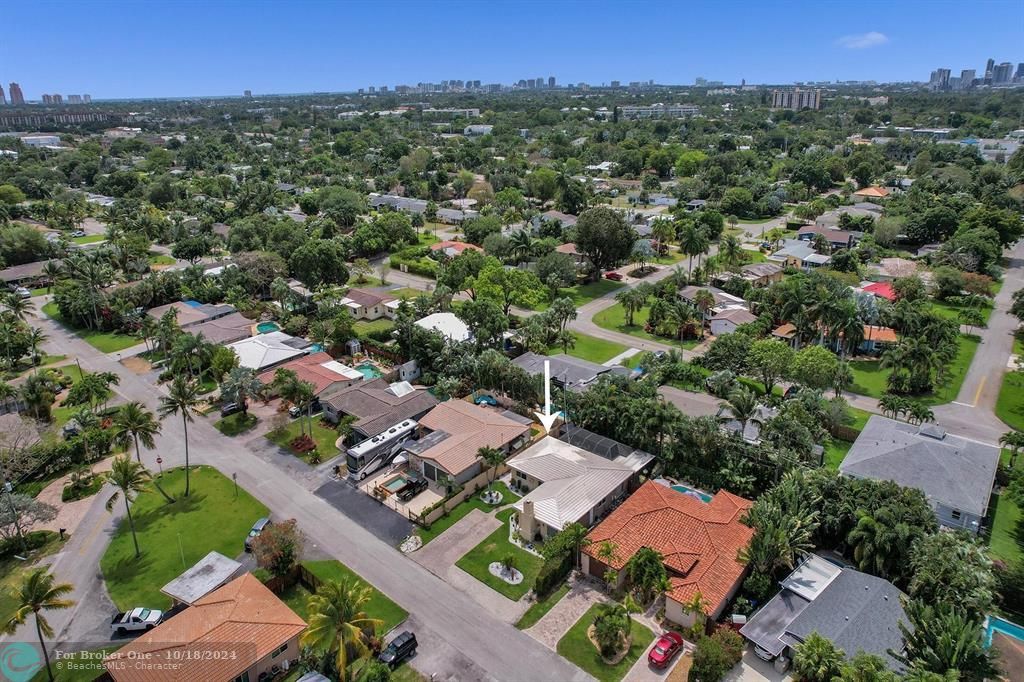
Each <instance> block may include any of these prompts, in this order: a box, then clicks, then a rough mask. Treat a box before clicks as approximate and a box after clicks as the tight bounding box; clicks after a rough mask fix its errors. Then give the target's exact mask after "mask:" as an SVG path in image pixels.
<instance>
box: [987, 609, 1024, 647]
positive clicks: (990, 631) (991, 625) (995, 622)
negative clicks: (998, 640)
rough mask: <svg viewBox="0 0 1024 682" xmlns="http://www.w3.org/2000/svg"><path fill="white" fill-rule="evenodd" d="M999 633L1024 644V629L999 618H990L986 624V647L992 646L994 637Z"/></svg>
mask: <svg viewBox="0 0 1024 682" xmlns="http://www.w3.org/2000/svg"><path fill="white" fill-rule="evenodd" d="M997 632H1001V633H1003V634H1004V635H1006V636H1007V637H1012V638H1013V639H1016V640H1017V641H1019V642H1024V627H1021V626H1019V625H1017V624H1016V623H1011V622H1010V621H1008V620H1003V619H1002V618H999V617H997V616H989V617H988V619H987V620H986V622H985V646H987V647H989V646H992V636H993V635H994V634H995V633H997Z"/></svg>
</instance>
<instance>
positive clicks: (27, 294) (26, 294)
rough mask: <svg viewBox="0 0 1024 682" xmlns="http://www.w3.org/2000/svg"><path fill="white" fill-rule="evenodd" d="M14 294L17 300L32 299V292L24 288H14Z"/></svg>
mask: <svg viewBox="0 0 1024 682" xmlns="http://www.w3.org/2000/svg"><path fill="white" fill-rule="evenodd" d="M14 293H15V295H16V296H17V297H18V298H31V297H32V292H31V291H29V290H28V289H26V288H25V287H17V288H15V290H14Z"/></svg>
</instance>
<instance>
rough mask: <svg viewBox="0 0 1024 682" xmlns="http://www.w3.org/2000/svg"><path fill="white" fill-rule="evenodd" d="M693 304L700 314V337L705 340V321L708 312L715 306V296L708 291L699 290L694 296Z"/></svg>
mask: <svg viewBox="0 0 1024 682" xmlns="http://www.w3.org/2000/svg"><path fill="white" fill-rule="evenodd" d="M693 304H694V305H695V306H697V310H698V311H699V312H700V336H701V338H704V321H705V319H707V316H708V311H709V310H711V309H712V308H713V307H714V306H715V295H714V294H712V293H711V292H710V291H709V290H708V289H699V290H698V291H697V292H695V293H694V295H693Z"/></svg>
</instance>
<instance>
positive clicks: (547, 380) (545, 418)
mask: <svg viewBox="0 0 1024 682" xmlns="http://www.w3.org/2000/svg"><path fill="white" fill-rule="evenodd" d="M534 414H535V415H537V418H538V419H540V423H541V424H543V425H544V430H545V431H547V432H548V433H551V427H552V426H553V425H554V423H555V420H556V419H558V417H559V416H561V414H562V413H561V412H555V413H554V414H552V413H551V361H550V360H545V361H544V412H534Z"/></svg>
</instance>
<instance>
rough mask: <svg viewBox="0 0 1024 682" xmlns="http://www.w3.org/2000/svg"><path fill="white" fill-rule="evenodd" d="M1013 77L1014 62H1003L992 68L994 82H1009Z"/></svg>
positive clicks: (995, 83)
mask: <svg viewBox="0 0 1024 682" xmlns="http://www.w3.org/2000/svg"><path fill="white" fill-rule="evenodd" d="M1012 79H1013V64H1011V63H1010V62H1003V63H1002V64H997V65H996V66H995V67H993V68H992V84H993V85H999V84H1001V83H1009V82H1010V81H1011V80H1012Z"/></svg>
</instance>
